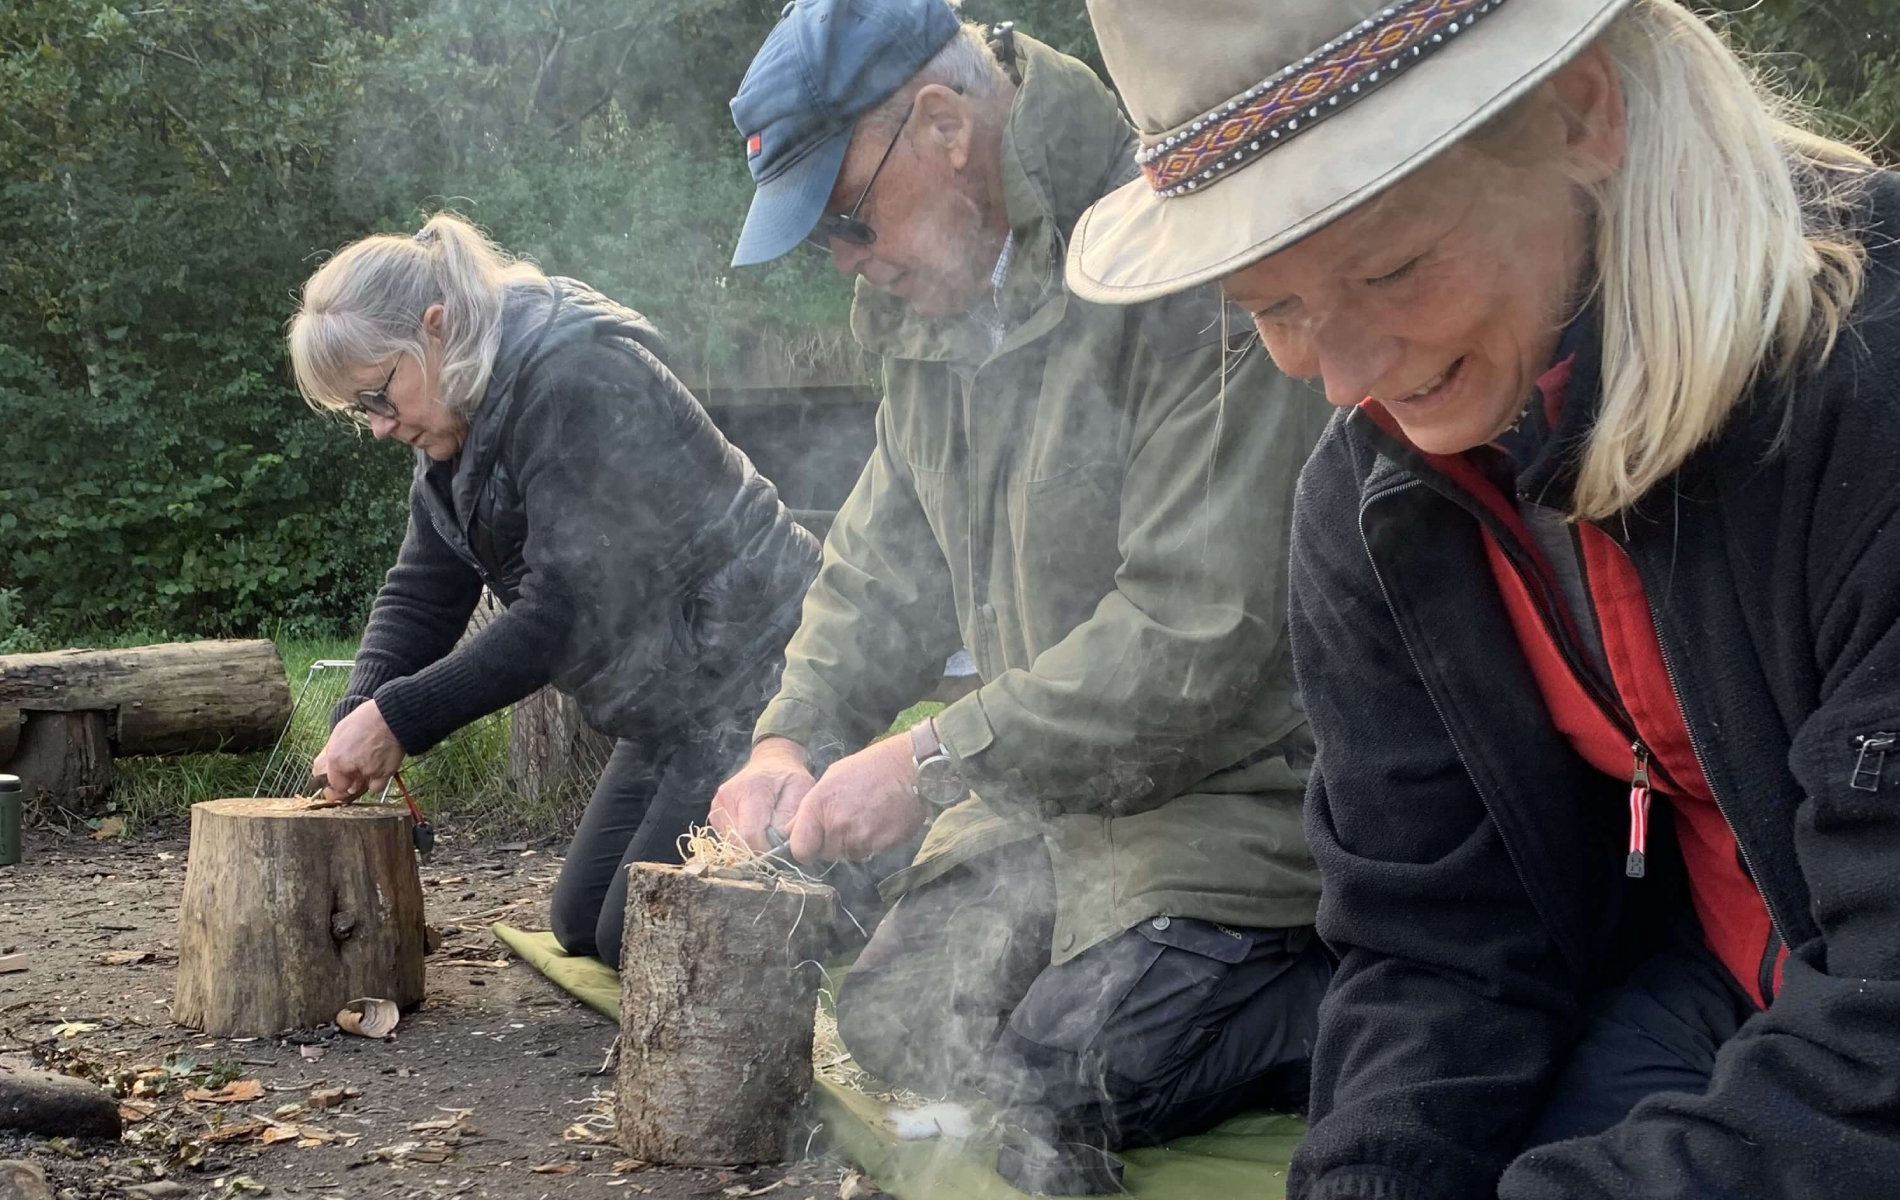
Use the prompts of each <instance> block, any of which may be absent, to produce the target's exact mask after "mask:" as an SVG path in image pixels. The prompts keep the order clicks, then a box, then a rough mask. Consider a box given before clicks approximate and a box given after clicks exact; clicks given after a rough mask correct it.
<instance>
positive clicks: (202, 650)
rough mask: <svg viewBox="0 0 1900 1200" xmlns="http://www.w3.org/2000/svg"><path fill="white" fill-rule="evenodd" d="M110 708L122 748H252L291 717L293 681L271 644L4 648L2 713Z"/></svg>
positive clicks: (271, 738) (266, 742)
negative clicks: (14, 651)
mask: <svg viewBox="0 0 1900 1200" xmlns="http://www.w3.org/2000/svg"><path fill="white" fill-rule="evenodd" d="M9 708H12V709H20V710H24V711H27V712H85V711H95V712H104V713H106V714H108V717H107V736H108V737H110V738H111V740H112V744H113V747H114V750H115V752H116V753H118V754H187V753H194V752H201V751H211V750H255V749H259V748H261V747H268V746H270V745H272V744H273V743H275V742H276V740H277V735H278V734H279V733H280V732H282V730H283V727H284V722H285V721H287V720H289V718H290V681H289V680H288V679H286V678H285V676H284V663H283V659H281V658H279V657H278V654H277V647H276V646H275V645H273V644H272V643H270V642H268V641H261V640H260V641H212V642H168V643H165V644H163V645H158V646H134V647H130V648H128V649H124V650H58V651H55V652H53V653H51V654H8V655H0V710H5V709H9Z"/></svg>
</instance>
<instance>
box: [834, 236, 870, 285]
mask: <svg viewBox="0 0 1900 1200" xmlns="http://www.w3.org/2000/svg"><path fill="white" fill-rule="evenodd" d="M870 258H871V249H870V247H868V246H859V245H857V244H855V243H852V242H847V241H844V240H843V239H841V238H832V239H831V265H832V266H833V267H836V268H837V270H838V274H840V275H842V276H844V277H845V278H846V279H850V278H851V277H852V276H854V275H857V274H859V273H861V271H862V269H863V267H864V264H865V263H866V262H868V261H869V260H870Z"/></svg>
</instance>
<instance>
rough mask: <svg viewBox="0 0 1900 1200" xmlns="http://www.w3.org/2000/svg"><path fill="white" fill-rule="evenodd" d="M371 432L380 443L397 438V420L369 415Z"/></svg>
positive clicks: (377, 414) (374, 414)
mask: <svg viewBox="0 0 1900 1200" xmlns="http://www.w3.org/2000/svg"><path fill="white" fill-rule="evenodd" d="M369 432H370V436H372V437H374V438H375V439H376V440H377V441H379V442H380V441H385V440H387V439H389V438H392V437H394V436H396V418H394V417H385V416H382V415H381V414H379V413H371V414H369Z"/></svg>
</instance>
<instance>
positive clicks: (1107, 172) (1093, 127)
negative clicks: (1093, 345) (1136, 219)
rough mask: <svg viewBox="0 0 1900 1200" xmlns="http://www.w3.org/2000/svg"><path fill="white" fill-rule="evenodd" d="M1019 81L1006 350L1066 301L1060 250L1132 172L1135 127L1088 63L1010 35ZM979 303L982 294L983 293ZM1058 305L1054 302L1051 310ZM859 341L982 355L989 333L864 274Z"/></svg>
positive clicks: (873, 346)
mask: <svg viewBox="0 0 1900 1200" xmlns="http://www.w3.org/2000/svg"><path fill="white" fill-rule="evenodd" d="M1016 45H1017V53H1018V58H1017V62H1018V64H1019V65H1020V67H1021V70H1022V83H1021V85H1020V86H1019V87H1018V88H1017V91H1016V100H1015V103H1014V104H1013V105H1012V106H1011V108H1010V114H1009V121H1008V123H1007V124H1006V125H1005V126H1004V128H1003V136H1002V147H1001V149H1002V171H1003V206H1004V209H1005V211H1006V212H1007V213H1008V216H1009V225H1010V231H1011V233H1012V234H1013V235H1014V236H1015V239H1016V242H1015V249H1014V251H1013V253H1012V256H1011V259H1010V264H1009V274H1008V276H1007V277H1006V278H1005V280H1004V282H1003V288H1002V293H1001V295H1000V296H999V297H998V299H999V300H1000V302H1001V303H1002V305H1003V311H1004V312H1005V313H1006V314H1007V315H1008V318H1009V325H1010V336H1009V337H1008V338H1007V339H1006V340H1005V342H1004V349H1005V350H1008V349H1010V348H1011V347H1013V346H1015V345H1020V344H1022V343H1023V342H1024V341H1028V340H1032V339H1033V338H1034V337H1037V336H1040V334H1042V333H1046V332H1047V331H1048V330H1049V329H1052V328H1054V327H1055V324H1056V323H1057V321H1059V320H1060V318H1061V312H1062V310H1063V308H1064V307H1066V300H1067V292H1066V290H1065V289H1064V287H1063V284H1062V255H1063V252H1064V250H1065V248H1066V246H1067V242H1068V237H1069V231H1070V230H1071V229H1073V228H1074V227H1075V223H1076V221H1077V220H1078V219H1079V218H1080V217H1081V215H1082V212H1083V210H1085V209H1086V208H1088V206H1089V205H1091V204H1093V203H1094V202H1095V201H1096V200H1098V199H1100V198H1101V196H1102V195H1103V194H1104V193H1106V192H1107V191H1108V190H1109V189H1110V188H1111V187H1112V186H1114V185H1115V184H1117V183H1119V182H1121V181H1122V180H1123V179H1124V177H1127V178H1132V177H1133V175H1134V171H1135V168H1134V165H1133V161H1134V160H1133V154H1134V145H1135V135H1134V130H1133V129H1132V128H1131V127H1130V126H1129V125H1128V123H1127V122H1126V121H1124V120H1123V119H1122V115H1121V109H1120V107H1119V106H1118V105H1117V104H1116V102H1115V98H1114V96H1113V94H1112V93H1110V92H1109V90H1108V89H1107V88H1106V87H1104V86H1102V82H1101V80H1099V79H1097V78H1096V77H1095V75H1094V73H1093V72H1092V71H1090V70H1089V69H1088V68H1087V67H1086V66H1084V65H1083V64H1082V63H1080V62H1078V61H1077V60H1075V59H1073V58H1070V57H1069V56H1067V55H1065V54H1061V53H1059V52H1057V51H1055V50H1053V49H1051V48H1050V47H1048V46H1045V45H1043V44H1042V43H1041V42H1038V41H1036V40H1035V39H1034V38H1029V37H1025V36H1023V35H1021V34H1017V35H1016ZM983 302H984V303H987V302H988V297H985V299H984V301H983ZM1052 309H1053V310H1054V311H1051V310H1052ZM851 332H852V333H853V334H854V335H855V336H856V337H857V339H858V342H859V344H860V345H862V346H864V348H865V349H867V350H870V351H871V352H872V353H875V354H879V355H883V356H885V357H889V358H908V359H919V360H925V361H941V360H952V361H960V362H981V361H983V360H984V359H985V358H988V357H989V356H990V353H989V339H988V334H987V333H986V332H985V331H984V330H983V328H982V323H981V322H980V321H977V320H975V319H973V318H972V317H971V316H969V315H968V314H958V315H956V316H951V317H925V316H921V315H919V314H918V313H916V312H914V311H913V310H912V309H911V307H910V305H908V304H907V303H905V302H904V301H903V300H901V299H899V298H898V297H895V296H890V295H886V294H885V293H883V292H880V291H878V290H877V289H875V288H873V287H871V286H870V285H869V284H867V283H865V282H864V281H862V280H860V281H859V282H858V286H857V295H856V298H855V299H854V301H853V303H852V307H851Z"/></svg>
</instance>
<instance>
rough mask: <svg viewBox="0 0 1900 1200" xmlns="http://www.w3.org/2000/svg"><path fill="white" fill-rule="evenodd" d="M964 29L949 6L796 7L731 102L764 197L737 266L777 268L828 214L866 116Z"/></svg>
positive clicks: (833, 0)
mask: <svg viewBox="0 0 1900 1200" xmlns="http://www.w3.org/2000/svg"><path fill="white" fill-rule="evenodd" d="M959 27H960V25H959V22H958V20H957V14H956V12H955V11H954V10H952V9H951V7H950V6H949V5H948V4H947V3H945V2H944V0H792V3H790V4H787V5H786V6H785V11H784V13H782V14H781V15H780V18H779V23H778V25H777V26H776V27H775V28H774V29H773V30H772V32H771V34H770V36H768V37H767V38H766V39H765V45H763V46H761V47H759V52H758V54H757V55H755V56H754V57H753V59H752V65H751V66H750V67H748V68H747V69H746V73H745V80H744V82H742V83H740V85H739V94H738V95H737V96H734V97H733V98H732V121H733V124H735V125H737V126H738V127H739V134H740V136H741V137H743V138H745V151H746V166H747V167H749V168H751V171H752V182H753V184H754V185H755V186H756V187H757V189H758V190H757V191H755V192H754V193H753V196H752V210H751V211H750V212H748V213H747V214H746V218H745V228H744V229H743V230H741V231H740V233H739V245H738V248H737V249H736V250H735V251H734V252H733V255H732V265H733V266H735V267H743V266H747V265H749V264H752V263H762V262H769V261H771V260H772V259H775V258H777V257H779V256H780V255H782V254H785V253H786V252H787V251H790V250H791V249H793V248H794V247H796V246H797V245H798V243H799V242H801V241H803V240H805V235H807V234H809V233H810V232H811V231H812V229H813V228H814V227H815V226H817V224H818V218H819V217H821V216H823V215H824V211H825V201H826V199H827V198H829V197H830V195H831V189H832V188H834V187H836V186H837V184H838V169H839V168H840V167H841V166H843V165H844V152H845V150H846V149H847V148H848V147H849V146H850V144H851V130H852V129H853V128H854V127H855V125H856V123H857V119H858V117H860V116H861V115H863V114H864V113H865V112H867V111H868V110H870V109H872V108H875V107H876V106H877V105H878V103H879V102H880V101H882V100H883V99H884V98H885V97H887V96H890V95H891V94H892V93H894V92H896V91H897V89H898V88H900V87H903V86H904V84H905V83H907V82H908V81H909V80H910V77H911V76H913V75H915V74H916V73H917V72H918V71H919V70H920V69H922V67H923V65H924V64H925V63H927V62H929V61H930V60H931V58H932V57H933V56H934V55H935V54H936V53H937V51H939V50H941V49H943V47H944V45H945V43H947V42H948V41H949V40H950V39H951V38H952V37H955V36H956V33H957V30H958V28H959Z"/></svg>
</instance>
